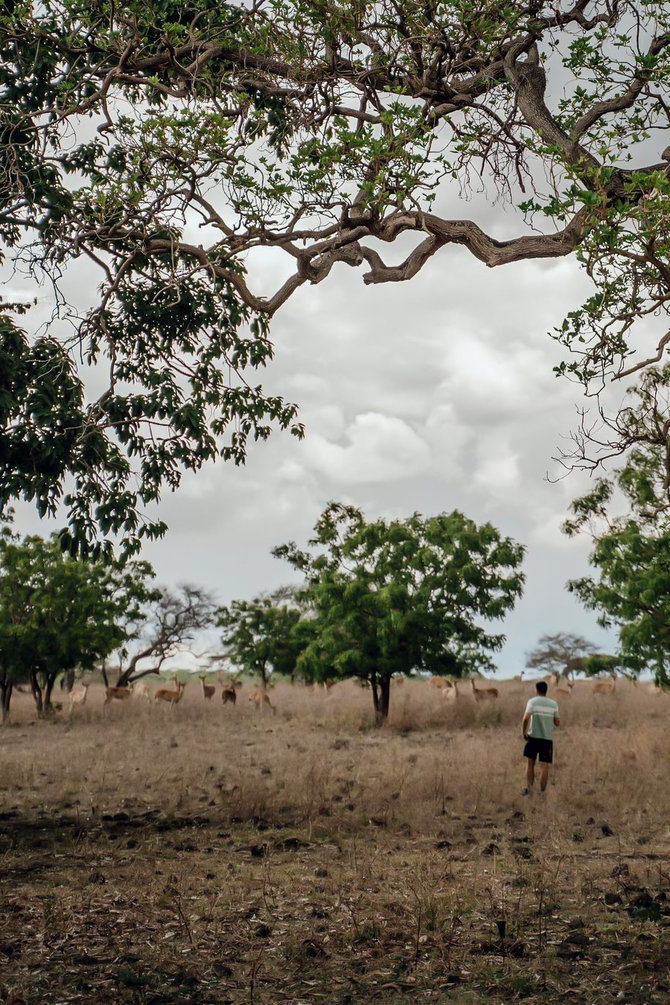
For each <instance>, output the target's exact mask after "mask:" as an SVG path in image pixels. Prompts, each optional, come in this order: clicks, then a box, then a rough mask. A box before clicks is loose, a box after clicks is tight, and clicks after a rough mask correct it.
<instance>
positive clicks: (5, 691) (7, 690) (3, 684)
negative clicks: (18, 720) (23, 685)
mask: <svg viewBox="0 0 670 1005" xmlns="http://www.w3.org/2000/svg"><path fill="white" fill-rule="evenodd" d="M12 687H13V683H12V681H11V680H7V679H5V680H3V681H0V697H1V698H2V725H3V726H5V725H6V724H7V723H8V722H9V703H10V701H11V700H12Z"/></svg>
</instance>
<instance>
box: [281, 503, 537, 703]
mask: <svg viewBox="0 0 670 1005" xmlns="http://www.w3.org/2000/svg"><path fill="white" fill-rule="evenodd" d="M314 530H315V533H314V537H313V538H312V539H311V540H310V542H309V545H310V549H311V550H309V551H302V550H301V549H299V548H298V547H297V545H295V544H293V543H289V544H286V545H282V546H281V547H279V548H275V550H274V554H275V555H276V556H277V557H279V558H285V559H286V560H287V561H288V562H290V564H291V565H292V566H293V567H294V568H296V569H298V570H299V571H301V572H302V573H304V575H305V577H306V583H307V586H306V595H307V596H308V597H309V600H310V603H311V605H312V607H313V609H314V612H315V620H314V637H313V639H312V641H311V642H310V644H309V645H308V646H307V648H306V650H305V652H304V654H303V655H302V656H301V657H300V660H299V665H301V666H304V667H305V668H306V669H307V670H308V673H309V675H310V676H313V677H314V678H315V679H317V680H319V679H320V680H323V679H325V678H326V677H336V678H346V677H352V676H353V677H359V678H361V679H363V680H367V681H369V682H370V684H371V686H372V695H373V701H374V705H375V711H376V712H377V714H378V716H379V717H380V718H385V717H386V715H387V714H388V703H389V685H390V680H391V677H392V675H393V674H394V673H403V674H407V673H410V672H411V671H413V670H426V671H429V672H430V673H433V674H445V673H449V674H453V675H456V676H462V675H463V674H464V673H465V672H469V671H471V670H472V669H473V668H474V666H475V664H476V663H477V660H476V659H475V658H473V652H474V651H477V652H479V653H482V652H485V651H486V650H496V649H499V648H500V646H501V645H502V643H503V642H504V636H503V635H492V634H489V633H488V632H487V631H486V630H485V629H484V628H483V627H482V625H481V621H482V620H490V619H499V618H502V617H503V616H504V615H505V614H506V613H507V611H508V610H509V609H510V608H511V607H512V606H513V604H514V602H515V600H516V598H517V597H518V596H520V595H521V591H522V586H523V580H524V577H523V574H522V573H521V572H520V571H519V570H520V566H521V561H522V558H523V547H522V546H521V545H518V544H516V543H515V542H514V541H512V540H511V539H510V538H503V537H501V535H500V534H499V533H498V531H497V530H496V529H495V528H494V527H492V526H491V524H483V525H482V526H480V527H478V526H477V525H476V524H475V523H474V522H473V521H472V520H469V519H468V518H467V517H465V516H463V514H462V513H459V512H457V511H454V512H453V513H449V514H447V513H442V514H440V515H438V516H434V517H426V518H424V517H422V516H420V515H419V514H418V513H415V514H414V515H413V516H411V517H409V518H408V519H406V520H390V521H387V520H383V519H380V520H375V521H371V522H367V521H366V520H365V518H364V516H363V514H362V513H361V511H360V510H359V509H356V508H355V507H353V506H344V505H342V504H340V503H330V504H329V505H328V506H327V507H326V509H325V510H324V512H323V513H322V514H321V516H320V518H319V520H318V522H317V524H316V526H315V529H314ZM481 662H482V661H481V660H480V661H479V663H480V665H481Z"/></svg>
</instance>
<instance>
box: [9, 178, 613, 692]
mask: <svg viewBox="0 0 670 1005" xmlns="http://www.w3.org/2000/svg"><path fill="white" fill-rule="evenodd" d="M438 209H439V211H441V212H443V213H444V214H445V215H455V216H457V217H458V216H466V215H467V216H468V217H470V218H472V219H475V220H476V221H477V222H478V223H479V224H480V225H481V226H483V227H485V228H486V229H487V230H488V231H489V232H490V233H492V234H493V235H494V236H496V237H499V238H503V237H508V236H516V235H518V234H519V233H520V232H523V223H522V221H521V220H520V219H519V216H518V215H517V214H516V213H515V212H514V211H510V212H505V211H504V210H503V209H502V208H501V207H500V206H499V205H498V206H492V205H491V204H489V203H487V202H486V201H484V200H483V199H479V200H475V201H473V202H470V203H468V204H467V205H464V204H463V203H462V202H460V200H459V194H458V192H457V191H456V190H454V189H451V190H445V191H444V193H443V194H442V195H441V197H440V201H439V204H438ZM194 236H195V235H194ZM202 240H203V235H202V234H200V235H199V236H198V242H200V241H202ZM415 240H416V239H415ZM407 246H408V240H404V243H403V244H402V245H400V243H398V245H397V246H395V247H394V248H391V249H389V248H388V246H384V248H383V254H384V256H385V258H386V259H387V261H389V262H391V261H400V260H402V258H403V257H404V255H405V254H406V252H407ZM380 250H381V249H380ZM248 265H249V268H250V272H251V275H252V278H253V282H252V283H251V285H252V286H253V287H254V288H255V290H256V292H258V293H262V294H264V295H269V294H271V293H272V292H274V290H275V289H276V288H277V287H278V286H279V285H280V284H281V282H282V280H283V278H284V277H285V273H284V272H283V269H284V267H285V263H284V262H283V260H282V259H281V257H279V256H278V255H274V254H273V253H270V252H263V253H260V254H258V255H257V257H256V259H254V260H253V261H250V262H249V263H248ZM97 282H98V277H97V276H95V275H94V274H93V273H92V272H90V267H88V266H84V267H82V268H79V269H77V270H74V271H73V272H71V273H70V274H69V276H67V277H66V280H65V282H64V284H63V285H64V291H65V293H66V294H67V296H68V298H69V299H70V300H71V301H72V302H73V304H74V305H75V306H76V307H77V308H79V309H80V310H84V309H85V308H86V307H87V306H89V305H90V304H91V303H92V302H93V301H94V299H95V287H96V285H97ZM589 291H590V286H589V285H588V283H587V280H586V278H585V276H584V275H583V273H582V272H581V271H580V270H579V268H578V266H577V264H576V263H575V262H574V260H573V259H567V260H558V261H549V262H540V263H537V262H532V263H531V262H527V263H520V264H517V265H512V266H505V267H503V268H499V269H497V270H489V269H487V268H486V267H485V266H483V265H482V264H480V263H479V262H477V261H476V260H475V259H474V258H472V256H470V255H469V253H468V252H467V251H465V250H464V249H462V248H458V247H447V248H444V249H442V250H441V251H440V252H439V253H438V254H437V255H436V256H435V257H434V258H433V259H432V260H431V262H430V263H429V264H428V265H427V266H426V267H425V268H424V270H423V271H422V272H421V273H420V274H419V275H418V276H417V277H416V278H415V279H413V280H412V281H411V282H408V283H401V284H386V285H379V286H371V287H365V286H364V285H363V282H362V273H361V271H360V270H352V269H350V268H348V267H346V266H343V265H340V266H336V267H335V269H334V270H333V271H332V272H331V275H330V276H329V277H328V279H327V280H325V281H324V282H323V283H321V284H320V285H318V286H316V287H310V286H305V287H302V288H301V289H300V290H299V291H298V292H297V293H296V294H295V295H294V297H293V298H292V299H291V300H290V301H289V302H288V304H287V305H285V306H284V307H283V308H282V309H281V310H280V312H279V314H278V315H277V316H276V318H275V319H274V321H273V327H272V337H273V341H274V344H275V350H276V354H275V360H274V362H273V363H272V364H271V365H270V366H269V367H268V368H267V370H266V371H265V372H264V373H263V374H262V375H261V377H260V378H259V379H261V380H262V381H263V383H264V385H265V386H266V389H267V390H268V391H271V392H273V393H279V394H282V395H284V397H286V398H287V399H289V400H293V401H295V402H297V403H298V404H299V405H300V410H301V418H302V420H303V422H304V423H305V426H306V436H305V438H304V440H302V441H298V440H297V439H296V438H295V437H292V436H291V435H290V434H288V433H280V432H278V433H275V434H274V435H273V436H272V437H271V438H270V440H269V441H268V442H267V443H261V444H252V445H251V446H250V451H249V459H248V463H247V465H246V467H244V468H236V467H234V466H233V465H230V464H223V463H219V464H218V465H211V466H208V467H207V468H206V469H204V470H202V471H200V472H198V473H197V474H195V475H190V474H189V475H187V476H186V477H185V478H184V482H183V485H182V487H181V489H180V491H178V492H177V493H175V494H173V495H167V496H166V497H165V498H164V500H163V503H162V506H161V516H162V517H163V518H164V519H165V520H166V521H167V523H168V525H169V527H170V530H169V532H168V535H167V536H166V537H165V538H164V539H163V540H162V541H160V542H156V543H150V544H149V545H148V546H147V547H146V551H145V557H147V558H149V559H150V561H151V562H152V563H153V564H154V567H155V568H156V571H157V573H158V577H159V580H160V581H161V582H163V583H165V584H176V583H179V582H189V583H194V584H200V585H203V586H205V587H208V588H210V589H212V590H213V591H215V593H216V596H217V597H218V599H219V600H220V601H221V602H229V601H231V600H233V599H235V598H249V597H252V596H255V595H257V594H258V593H260V592H262V591H266V590H270V589H272V588H274V587H276V586H277V585H279V584H281V583H285V582H287V581H291V580H292V579H294V574H293V573H292V571H291V570H290V569H289V567H288V566H287V565H286V564H284V563H282V562H280V561H278V560H276V559H274V558H273V557H272V556H271V554H270V551H271V549H272V548H273V547H274V546H275V545H277V544H280V543H282V542H285V541H287V540H296V541H298V542H305V541H306V539H307V537H308V536H309V534H310V531H311V529H312V527H313V525H314V523H315V521H316V519H317V517H318V515H319V513H320V512H321V510H322V509H323V507H324V506H325V504H326V503H327V502H328V501H329V500H331V499H335V500H338V501H343V502H348V503H353V504H355V505H357V506H360V507H361V508H362V509H363V511H364V512H365V514H366V516H367V517H369V518H375V517H378V516H385V517H403V516H406V515H409V514H411V513H413V512H415V511H418V512H421V513H423V514H424V515H429V514H434V513H438V512H443V511H450V510H452V509H455V508H457V509H460V510H462V511H463V512H464V513H465V514H467V515H468V516H469V517H471V518H473V519H474V520H476V521H491V522H492V523H493V524H495V525H496V526H497V527H498V528H499V530H500V531H501V532H502V533H503V534H505V535H511V536H512V537H513V538H515V539H517V540H518V541H521V542H522V543H523V544H525V546H526V548H527V557H526V562H525V572H526V575H527V584H526V589H525V593H524V596H523V598H522V599H521V600H520V601H519V602H518V603H517V605H516V608H515V610H514V611H513V612H512V613H511V614H510V615H509V616H508V617H507V619H506V620H505V622H504V623H501V624H499V625H492V626H491V628H492V630H494V631H495V630H502V631H503V632H505V633H506V635H507V639H508V641H507V644H506V646H505V648H504V650H503V651H502V652H500V653H499V654H496V655H495V656H494V659H495V660H496V662H497V665H498V668H499V671H498V672H499V674H500V675H501V676H509V675H513V674H515V673H518V672H519V670H520V669H522V668H523V667H524V665H525V661H524V655H525V653H526V652H527V651H528V650H529V649H530V648H532V647H533V645H534V644H535V643H536V641H537V639H538V637H539V636H540V635H541V634H543V633H546V632H558V631H572V632H578V633H580V634H583V635H585V636H586V637H587V638H589V639H591V640H592V641H593V642H595V643H596V644H597V645H599V646H602V648H603V649H604V650H609V651H611V650H612V647H613V644H614V642H613V639H612V636H611V635H610V636H608V634H607V633H605V632H603V631H602V630H601V629H600V628H599V627H598V626H597V624H596V619H595V617H594V616H593V615H592V614H589V613H588V612H586V611H584V610H583V609H582V608H581V607H580V606H579V605H578V604H577V602H576V601H575V600H574V599H573V598H572V597H571V596H570V595H569V594H568V593H567V591H566V589H565V583H566V581H567V580H568V579H569V578H574V577H577V576H580V575H583V574H584V573H585V572H586V570H587V568H588V562H587V559H588V552H589V542H588V540H586V539H583V540H571V539H568V538H566V537H565V536H564V535H562V534H561V532H560V525H561V523H562V521H563V520H564V519H565V517H566V515H567V508H568V505H569V503H570V500H571V499H572V498H574V497H575V496H577V495H579V494H580V492H581V491H583V490H584V489H585V487H586V484H587V483H586V480H585V478H584V476H577V475H571V476H569V477H568V478H564V479H563V480H561V481H558V482H553V483H552V482H551V481H548V480H547V477H546V476H547V473H548V472H549V474H550V475H560V474H561V471H560V469H559V468H558V466H557V465H556V464H554V463H552V460H551V458H552V455H555V454H556V453H557V451H558V449H559V448H560V444H561V441H562V438H563V437H565V436H567V434H568V433H569V431H570V429H571V428H572V427H574V425H575V424H576V421H577V412H576V409H577V406H578V405H580V404H582V400H581V398H580V395H579V388H578V387H576V386H575V385H572V384H570V383H568V382H567V381H565V380H564V379H560V380H559V379H557V378H556V377H555V376H554V374H553V373H552V367H553V366H555V365H556V363H557V362H558V361H559V359H560V358H561V357H560V349H559V347H558V346H557V345H556V344H555V343H554V342H553V341H552V340H551V338H550V337H549V336H548V334H547V333H548V332H549V331H550V330H551V329H552V328H554V327H555V326H557V325H559V324H560V323H561V321H562V320H563V318H564V316H565V314H566V312H567V311H569V310H570V309H571V308H573V307H576V306H577V305H579V304H580V303H581V302H582V300H583V299H584V297H585V295H586V294H587V293H588V292H589ZM4 292H5V295H6V296H7V298H8V299H14V298H16V299H19V298H21V297H23V298H26V299H27V298H32V297H33V296H34V295H35V290H34V288H33V287H31V286H30V285H29V284H28V283H25V284H24V283H22V282H21V281H20V280H19V279H17V277H16V276H15V277H13V278H12V280H11V281H10V283H9V286H8V288H6V289H5V291H4ZM51 307H52V301H51V299H50V294H49V290H48V289H46V288H45V289H43V290H41V291H40V292H39V295H38V306H37V308H36V309H35V310H33V311H31V312H30V314H29V316H28V319H27V322H26V321H25V320H24V321H22V322H21V323H22V324H26V323H27V324H29V325H30V327H32V328H37V327H38V325H39V324H40V322H42V321H44V320H45V319H46V318H47V317H48V316H49V313H50V311H51ZM252 379H253V378H252ZM17 529H18V530H20V531H21V532H29V531H30V532H35V531H38V532H39V531H42V532H45V533H46V532H47V531H48V529H50V528H48V527H45V526H42V527H40V524H39V521H38V520H37V518H36V516H35V515H34V512H33V511H32V510H30V509H28V508H27V507H19V509H18V515H17Z"/></svg>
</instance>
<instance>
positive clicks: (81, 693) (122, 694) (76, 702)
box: [70, 674, 277, 715]
mask: <svg viewBox="0 0 670 1005" xmlns="http://www.w3.org/2000/svg"><path fill="white" fill-rule="evenodd" d="M199 679H200V681H201V682H202V694H203V697H204V698H205V700H206V701H209V700H211V699H212V698H213V697H214V694H215V693H216V687H215V685H214V684H206V683H205V681H206V677H205V675H204V674H201V675H199ZM172 681H173V684H174V685H175V686H174V687H160V688H158V689H157V690H156V691H152V689H151V688H150V687H149V685H148V684H146V683H145V682H144V681H133V682H132V683H130V684H127V685H126V686H125V687H106V688H105V701H104V704H103V708H104V707H105V706H107V705H109V704H110V703H111V702H113V701H130V699H132V698H145V699H146V700H148V701H153V702H157V701H162V702H165V703H166V704H168V705H170V706H172V707H174V706H175V705H178V704H179V702H180V701H181V699H182V695H183V694H184V690H185V688H186V684H185V683H184V682H183V681H178V680H177V678H176V677H173V678H172ZM90 686H91V685H90V682H86V683H84V682H82V683H81V684H79V685H78V686H77V687H75V688H73V689H72V691H70V715H72V713H73V712H74V710H75V708H81V707H82V706H83V705H85V704H86V698H87V695H88V689H89V687H90ZM239 687H241V684H239V682H235V683H230V682H226V683H224V682H221V700H222V702H223V704H224V705H227V704H229V703H230V704H233V705H234V704H235V703H236V701H237V688H239ZM249 701H251V702H253V703H254V704H255V706H256V708H258V709H261V710H262V709H263V708H264V707H265V706H266V705H267V706H268V708H271V709H272V712H273V713H274V714H276V712H277V709H276V707H275V706H274V705H273V704H272V702H271V701H270V696H269V695H268V693H267V692H266V691H263V690H258V691H252V693H251V694H250V695H249Z"/></svg>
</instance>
